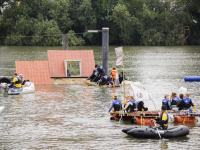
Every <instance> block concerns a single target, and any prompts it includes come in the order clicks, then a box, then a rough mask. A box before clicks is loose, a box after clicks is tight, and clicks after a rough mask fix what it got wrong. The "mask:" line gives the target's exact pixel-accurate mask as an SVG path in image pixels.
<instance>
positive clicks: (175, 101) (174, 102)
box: [171, 97, 179, 105]
mask: <svg viewBox="0 0 200 150" xmlns="http://www.w3.org/2000/svg"><path fill="white" fill-rule="evenodd" d="M178 100H179V98H178V97H174V98H172V101H171V105H177V101H178Z"/></svg>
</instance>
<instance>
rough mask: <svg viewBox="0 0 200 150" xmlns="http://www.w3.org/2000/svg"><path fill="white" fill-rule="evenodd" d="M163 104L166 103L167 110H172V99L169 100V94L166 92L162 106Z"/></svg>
mask: <svg viewBox="0 0 200 150" xmlns="http://www.w3.org/2000/svg"><path fill="white" fill-rule="evenodd" d="M163 105H165V106H166V107H167V110H171V109H170V108H171V103H170V101H169V95H168V94H166V95H165V96H164V99H163V100H162V106H163Z"/></svg>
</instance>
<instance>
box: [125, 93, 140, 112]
mask: <svg viewBox="0 0 200 150" xmlns="http://www.w3.org/2000/svg"><path fill="white" fill-rule="evenodd" d="M136 108H137V107H136V101H135V100H134V97H133V96H130V100H129V101H128V103H127V105H126V107H125V108H124V109H123V110H127V111H128V112H134V111H136Z"/></svg>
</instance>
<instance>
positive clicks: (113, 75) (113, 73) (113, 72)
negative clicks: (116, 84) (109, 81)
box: [112, 70, 118, 79]
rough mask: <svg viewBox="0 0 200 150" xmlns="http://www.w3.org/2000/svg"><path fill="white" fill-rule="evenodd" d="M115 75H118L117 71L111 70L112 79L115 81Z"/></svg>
mask: <svg viewBox="0 0 200 150" xmlns="http://www.w3.org/2000/svg"><path fill="white" fill-rule="evenodd" d="M115 73H118V71H117V70H112V78H113V79H115Z"/></svg>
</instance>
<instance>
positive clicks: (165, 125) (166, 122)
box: [159, 113, 169, 127]
mask: <svg viewBox="0 0 200 150" xmlns="http://www.w3.org/2000/svg"><path fill="white" fill-rule="evenodd" d="M165 114H166V115H167V120H166V121H165V123H164V124H163V126H164V127H167V126H168V125H167V124H168V120H169V115H168V113H165ZM162 115H163V114H161V115H160V119H159V120H160V121H162ZM161 126H162V125H161Z"/></svg>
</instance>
